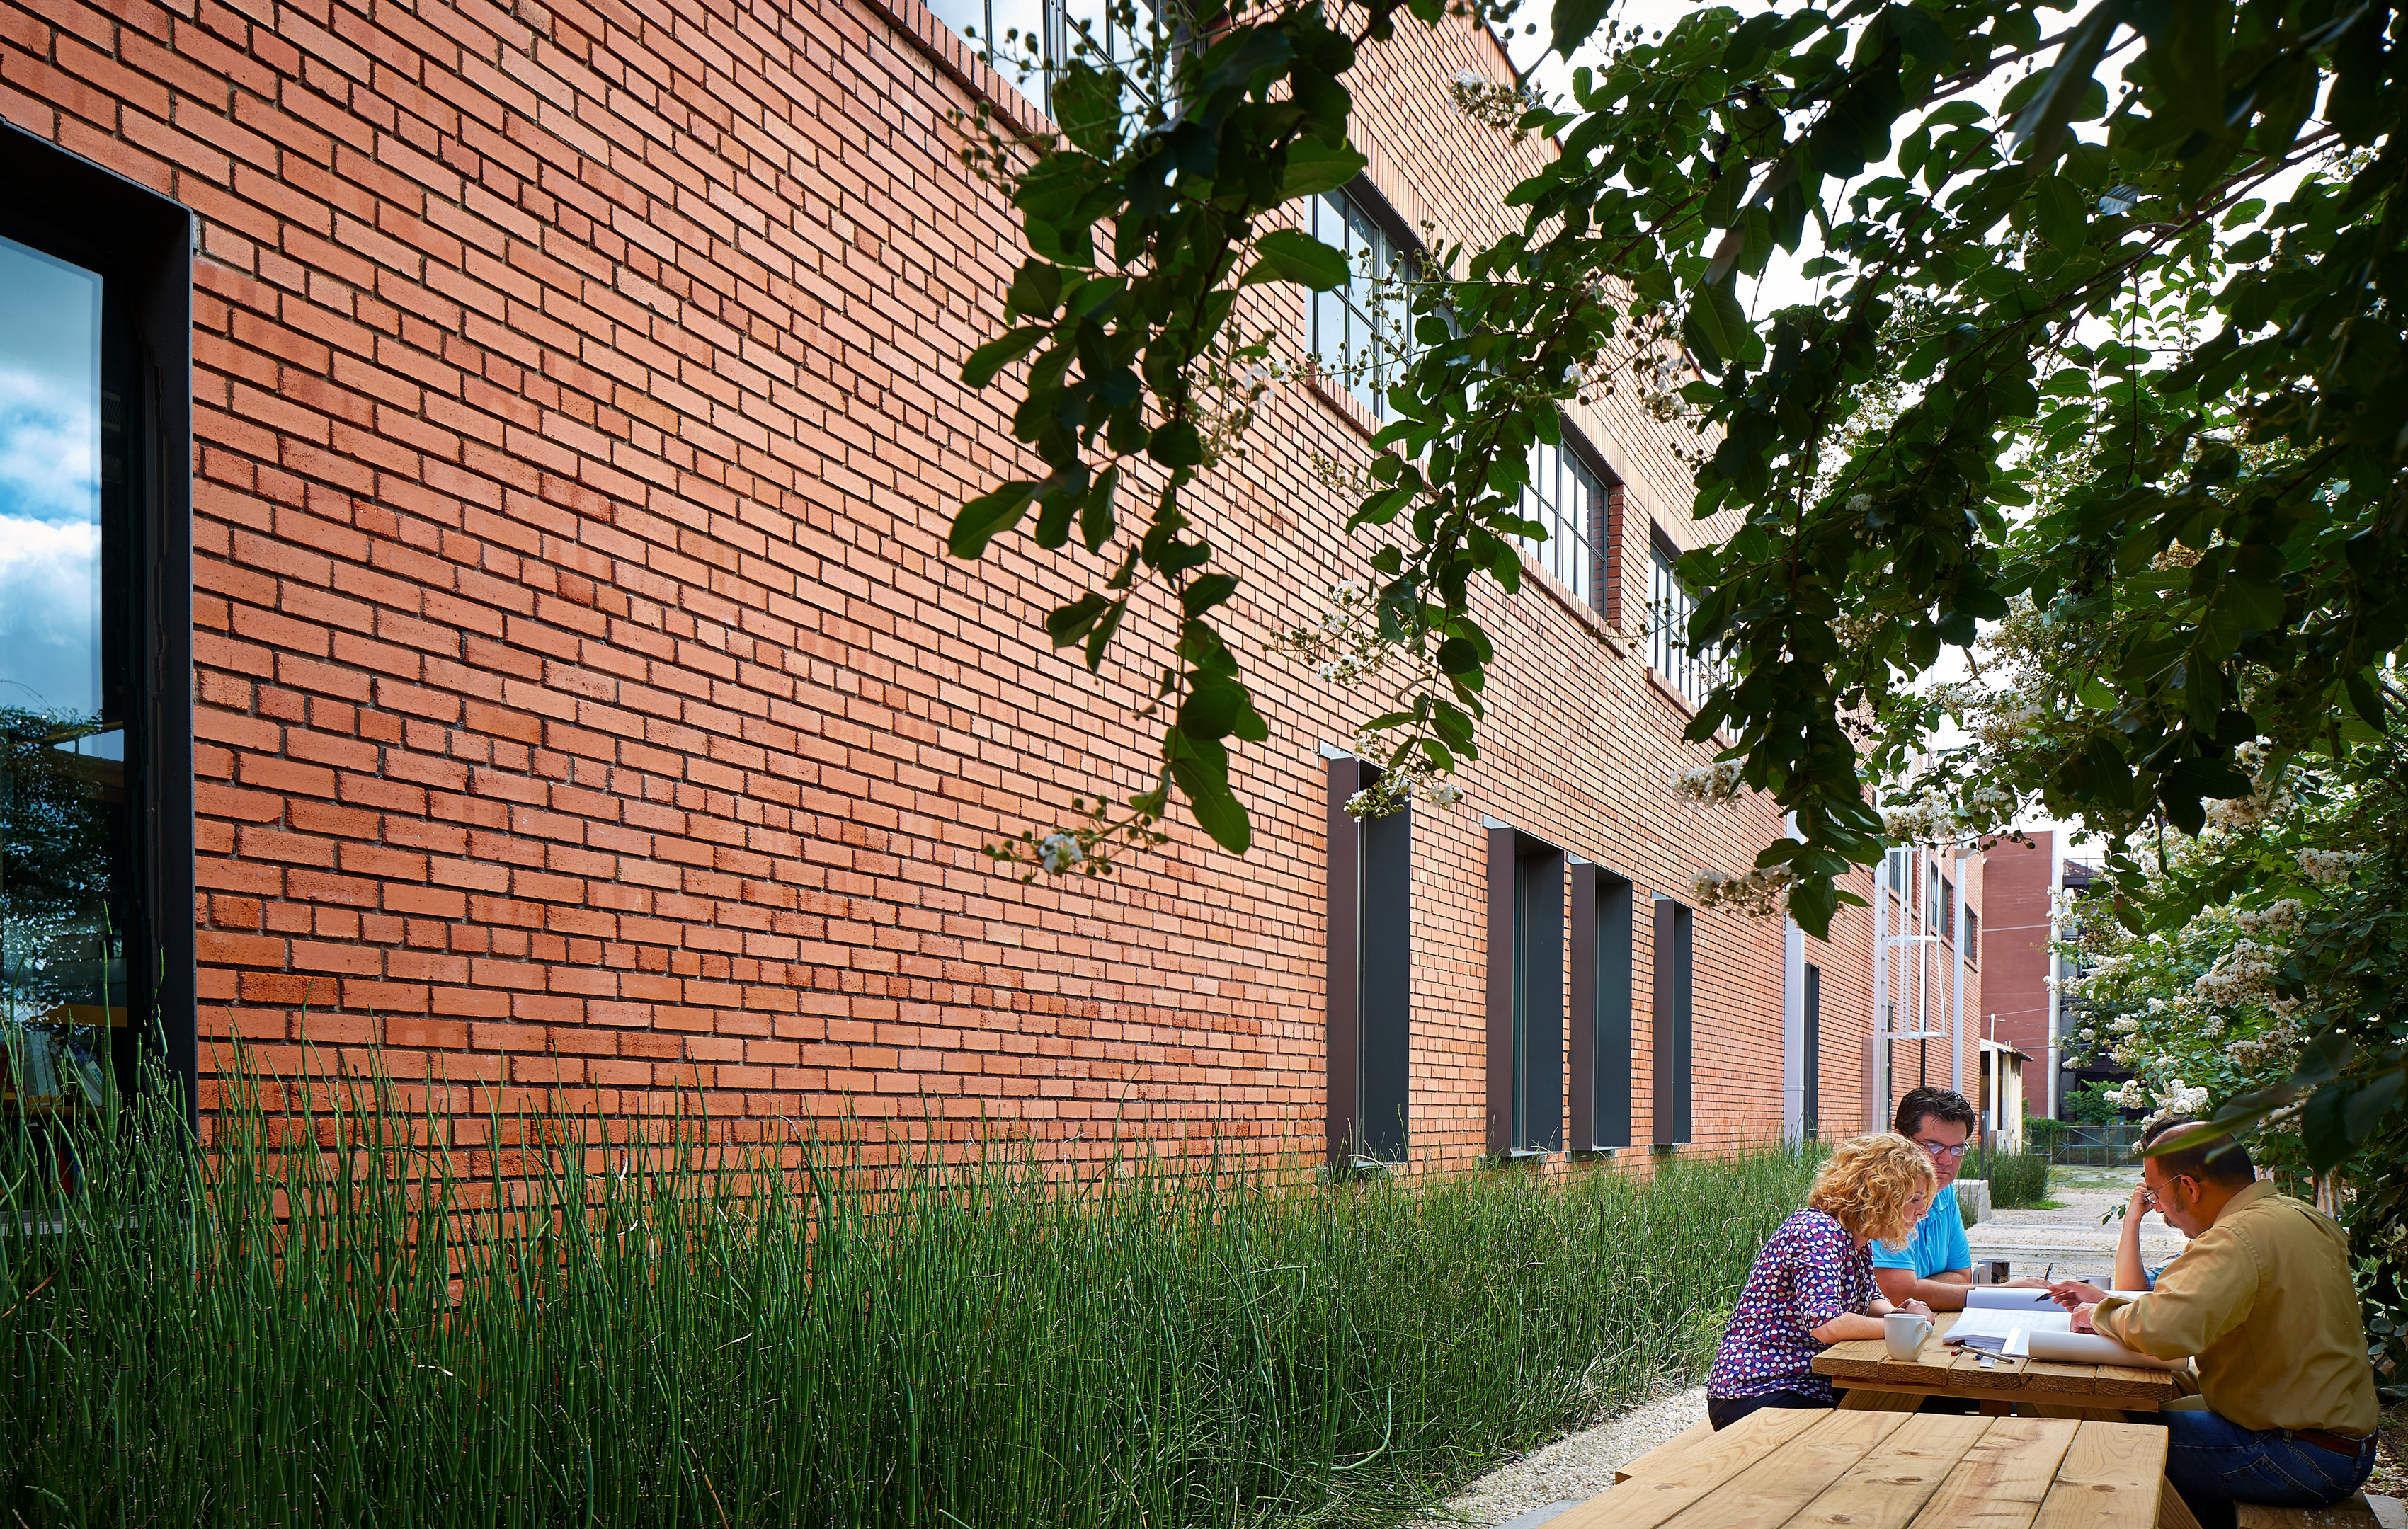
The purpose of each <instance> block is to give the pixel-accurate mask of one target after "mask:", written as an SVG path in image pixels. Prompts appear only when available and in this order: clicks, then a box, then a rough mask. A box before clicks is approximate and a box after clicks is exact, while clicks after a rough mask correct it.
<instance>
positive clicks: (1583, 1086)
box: [1567, 861, 1638, 1152]
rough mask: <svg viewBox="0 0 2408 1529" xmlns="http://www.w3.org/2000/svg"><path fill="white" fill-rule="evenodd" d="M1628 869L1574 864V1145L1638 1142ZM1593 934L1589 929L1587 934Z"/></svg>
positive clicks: (1588, 1147) (1590, 1148)
mask: <svg viewBox="0 0 2408 1529" xmlns="http://www.w3.org/2000/svg"><path fill="white" fill-rule="evenodd" d="M1637 892H1638V889H1637V888H1636V887H1635V886H1633V885H1632V883H1631V880H1630V879H1629V878H1628V877H1627V876H1623V875H1620V874H1618V873H1617V872H1614V871H1613V870H1611V869H1608V868H1607V867H1605V866H1603V865H1595V864H1592V863H1590V862H1587V861H1575V862H1573V864H1572V867H1571V997H1570V1003H1569V1005H1568V1006H1567V1007H1568V1009H1569V1011H1570V1017H1571V1045H1570V1051H1571V1107H1570V1115H1571V1150H1573V1151H1575V1152H1602V1151H1611V1150H1613V1149H1615V1148H1617V1147H1627V1146H1629V1145H1630V1144H1631V1136H1630V1106H1631V1079H1632V1077H1633V1075H1634V1071H1635V1068H1634V1065H1633V1064H1634V1056H1635V1050H1634V1037H1633V1029H1634V1026H1633V1023H1632V1020H1633V1015H1632V1008H1631V996H1632V991H1633V984H1632V980H1631V979H1632V966H1631V962H1632V950H1633V949H1634V944H1635V940H1634V935H1635V931H1634V930H1633V928H1632V910H1633V907H1634V906H1635V903H1636V900H1637ZM1584 936H1585V937H1584Z"/></svg>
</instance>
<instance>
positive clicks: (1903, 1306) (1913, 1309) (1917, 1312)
mask: <svg viewBox="0 0 2408 1529" xmlns="http://www.w3.org/2000/svg"><path fill="white" fill-rule="evenodd" d="M1898 1308H1899V1310H1900V1311H1903V1312H1905V1313H1906V1314H1907V1315H1909V1316H1911V1317H1928V1316H1929V1315H1931V1308H1929V1307H1928V1306H1926V1305H1924V1304H1923V1303H1922V1302H1921V1301H1916V1300H1905V1301H1900V1302H1899V1303H1898Z"/></svg>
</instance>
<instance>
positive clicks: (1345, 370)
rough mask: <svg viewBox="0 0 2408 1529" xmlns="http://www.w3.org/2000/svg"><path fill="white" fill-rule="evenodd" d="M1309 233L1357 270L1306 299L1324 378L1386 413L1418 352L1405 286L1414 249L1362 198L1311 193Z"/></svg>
mask: <svg viewBox="0 0 2408 1529" xmlns="http://www.w3.org/2000/svg"><path fill="white" fill-rule="evenodd" d="M1307 205H1308V206H1309V207H1310V208H1311V209H1312V210H1311V212H1310V215H1309V217H1308V220H1307V226H1306V230H1305V231H1306V232H1307V233H1309V234H1311V235H1312V236H1313V237H1314V238H1316V239H1319V240H1320V241H1321V242H1322V243H1324V244H1326V245H1327V246H1329V247H1330V248H1331V249H1333V250H1338V251H1339V252H1340V253H1341V254H1343V255H1344V256H1345V257H1346V267H1347V269H1348V270H1349V271H1351V272H1352V273H1353V275H1352V276H1351V277H1349V278H1348V279H1347V283H1346V285H1344V286H1342V287H1340V288H1339V289H1338V290H1336V291H1335V292H1317V293H1312V294H1311V295H1310V296H1308V297H1307V299H1306V301H1307V303H1308V304H1309V305H1310V307H1309V308H1308V310H1307V311H1308V317H1309V327H1310V328H1311V330H1312V333H1311V334H1310V335H1309V336H1307V343H1308V345H1309V346H1310V348H1311V350H1312V359H1313V362H1314V364H1316V365H1318V366H1319V367H1320V369H1321V372H1322V375H1323V376H1325V377H1326V378H1328V379H1331V380H1332V381H1334V382H1337V383H1339V384H1340V385H1341V386H1343V387H1344V388H1345V389H1346V390H1347V391H1348V392H1349V393H1353V394H1354V395H1355V397H1356V398H1358V399H1360V400H1362V403H1363V407H1366V408H1368V409H1369V410H1370V411H1371V413H1372V416H1373V417H1374V418H1376V419H1381V420H1385V419H1386V418H1388V402H1387V399H1388V388H1389V386H1390V385H1391V384H1393V383H1394V382H1395V381H1396V380H1397V379H1398V375H1399V374H1400V372H1401V370H1402V368H1403V366H1404V364H1405V362H1406V361H1407V360H1408V359H1410V358H1411V356H1412V312H1411V311H1410V309H1411V303H1410V299H1409V297H1408V294H1407V293H1406V291H1405V283H1406V281H1407V280H1408V279H1410V278H1411V277H1412V274H1413V269H1414V266H1413V260H1414V256H1413V254H1412V251H1411V250H1409V249H1408V248H1407V247H1406V241H1405V240H1403V239H1402V238H1400V237H1399V236H1398V233H1397V231H1395V230H1393V229H1391V228H1390V227H1389V226H1388V224H1387V221H1385V220H1384V219H1383V218H1380V217H1378V216H1376V215H1374V213H1373V212H1372V210H1371V208H1370V207H1369V205H1368V204H1366V203H1365V202H1364V201H1363V200H1362V199H1361V198H1360V197H1357V196H1355V195H1354V194H1353V193H1348V192H1342V191H1337V192H1330V193H1326V194H1324V195H1321V196H1315V197H1312V199H1311V200H1310V201H1309V203H1308V204H1307Z"/></svg>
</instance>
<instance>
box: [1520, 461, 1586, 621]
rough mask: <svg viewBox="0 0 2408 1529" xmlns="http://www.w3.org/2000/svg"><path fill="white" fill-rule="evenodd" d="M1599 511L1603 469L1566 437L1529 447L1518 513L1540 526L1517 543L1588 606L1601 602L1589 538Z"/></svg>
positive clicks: (1573, 595)
mask: <svg viewBox="0 0 2408 1529" xmlns="http://www.w3.org/2000/svg"><path fill="white" fill-rule="evenodd" d="M1605 514H1606V503H1605V475H1604V474H1602V473H1600V472H1598V470H1597V469H1596V468H1594V467H1592V466H1590V465H1589V464H1588V463H1586V462H1585V461H1584V460H1582V457H1581V453H1580V452H1579V451H1578V450H1575V449H1574V448H1573V447H1572V446H1571V445H1570V443H1569V442H1567V443H1566V444H1564V445H1562V446H1549V445H1546V444H1545V443H1544V442H1541V443H1540V444H1538V445H1535V446H1533V447H1531V448H1530V484H1529V487H1527V488H1526V489H1524V490H1523V491H1522V515H1523V517H1524V518H1525V519H1526V520H1532V521H1536V522H1539V523H1540V524H1541V525H1542V526H1544V527H1546V531H1545V533H1544V534H1543V535H1542V536H1539V537H1538V538H1536V539H1535V540H1525V541H1524V542H1523V543H1522V546H1523V548H1524V549H1525V550H1527V551H1528V552H1529V554H1530V556H1531V557H1532V558H1533V559H1535V560H1536V561H1537V562H1538V564H1539V566H1541V567H1542V568H1544V569H1546V570H1547V572H1549V573H1551V574H1553V575H1555V578H1556V579H1559V580H1561V581H1562V583H1563V585H1564V587H1565V588H1566V589H1569V590H1570V591H1571V592H1572V598H1574V599H1576V600H1578V601H1579V602H1580V603H1581V604H1583V605H1584V606H1587V607H1590V608H1591V609H1593V610H1603V609H1604V608H1605V601H1604V594H1605V591H1604V587H1603V582H1602V580H1601V579H1598V566H1597V563H1598V558H1597V549H1596V542H1595V539H1594V538H1595V537H1596V536H1597V535H1598V528H1599V526H1600V525H1601V524H1602V523H1603V522H1604V520H1605Z"/></svg>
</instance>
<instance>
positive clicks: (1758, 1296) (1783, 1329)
mask: <svg viewBox="0 0 2408 1529" xmlns="http://www.w3.org/2000/svg"><path fill="white" fill-rule="evenodd" d="M1938 1183H1939V1181H1938V1176H1937V1175H1935V1174H1934V1173H1933V1172H1932V1170H1931V1159H1930V1158H1929V1157H1928V1156H1926V1155H1925V1154H1924V1151H1923V1149H1922V1148H1920V1147H1917V1146H1916V1145H1915V1144H1914V1143H1913V1142H1911V1141H1909V1140H1907V1139H1906V1138H1905V1137H1904V1136H1898V1135H1895V1134H1893V1133H1889V1132H1885V1133H1883V1134H1881V1135H1879V1136H1858V1137H1856V1139H1855V1140H1854V1141H1851V1142H1848V1143H1847V1144H1846V1145H1844V1146H1842V1147H1841V1148H1840V1149H1839V1150H1837V1151H1835V1152H1833V1153H1832V1154H1831V1156H1830V1160H1829V1161H1828V1162H1827V1163H1825V1164H1824V1165H1823V1166H1822V1167H1821V1169H1819V1170H1818V1171H1817V1172H1816V1173H1815V1175H1814V1187H1813V1189H1812V1190H1811V1191H1809V1192H1808V1193H1807V1195H1806V1208H1805V1209H1803V1210H1800V1211H1799V1212H1798V1213H1797V1214H1795V1215H1793V1216H1791V1217H1790V1218H1789V1219H1788V1220H1787V1221H1785V1222H1782V1223H1781V1225H1780V1227H1779V1228H1778V1229H1777V1230H1776V1231H1774V1233H1773V1234H1772V1236H1771V1239H1770V1240H1769V1241H1768V1242H1766V1243H1765V1245H1764V1250H1763V1251H1762V1252H1760V1253H1758V1254H1756V1267H1755V1269H1753V1270H1752V1271H1750V1273H1749V1274H1748V1277H1747V1283H1746V1285H1745V1286H1743V1287H1742V1289H1741V1291H1740V1293H1739V1304H1738V1305H1737V1306H1736V1307H1734V1308H1732V1309H1731V1320H1730V1330H1729V1331H1728V1332H1727V1333H1725V1334H1724V1335H1723V1343H1722V1348H1721V1349H1720V1350H1717V1351H1716V1352H1715V1354H1714V1368H1713V1374H1712V1375H1709V1376H1708V1377H1707V1378H1706V1416H1707V1418H1708V1419H1709V1420H1711V1421H1712V1422H1713V1425H1714V1426H1715V1427H1716V1428H1727V1427H1729V1426H1730V1425H1731V1424H1732V1423H1734V1422H1738V1421H1739V1420H1740V1419H1742V1418H1744V1417H1746V1416H1747V1415H1748V1414H1749V1413H1751V1412H1754V1411H1756V1409H1758V1408H1767V1407H1830V1406H1832V1405H1834V1401H1835V1398H1834V1397H1833V1395H1832V1393H1831V1382H1830V1381H1828V1380H1827V1379H1824V1378H1823V1377H1821V1376H1819V1375H1816V1374H1815V1373H1814V1371H1813V1363H1814V1356H1815V1355H1816V1354H1818V1353H1821V1352H1822V1351H1823V1350H1826V1349H1828V1348H1829V1347H1830V1346H1831V1345H1832V1344H1834V1343H1845V1342H1847V1341H1848V1340H1850V1339H1852V1338H1878V1337H1880V1336H1882V1322H1881V1320H1882V1319H1883V1318H1884V1317H1885V1316H1887V1315H1889V1313H1890V1312H1891V1311H1892V1310H1893V1309H1895V1310H1900V1311H1914V1312H1918V1313H1925V1314H1928V1312H1929V1310H1930V1308H1928V1307H1926V1306H1925V1305H1924V1304H1923V1303H1922V1302H1921V1301H1908V1302H1907V1303H1905V1304H1904V1305H1903V1306H1900V1307H1897V1308H1893V1307H1892V1306H1891V1305H1890V1304H1889V1302H1887V1301H1885V1300H1884V1299H1882V1295H1881V1289H1880V1287H1879V1286H1877V1285H1875V1284H1874V1283H1873V1266H1872V1259H1871V1256H1870V1255H1869V1254H1868V1253H1867V1252H1866V1249H1867V1247H1868V1246H1869V1245H1870V1244H1871V1243H1873V1242H1875V1241H1880V1242H1884V1243H1887V1244H1889V1245H1891V1246H1893V1247H1896V1246H1899V1245H1901V1244H1903V1243H1904V1242H1905V1241H1906V1239H1907V1238H1908V1237H1910V1236H1914V1223H1915V1222H1917V1221H1919V1220H1921V1219H1922V1216H1923V1212H1924V1208H1925V1207H1928V1205H1930V1203H1931V1196H1932V1195H1933V1194H1934V1193H1937V1192H1938Z"/></svg>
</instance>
